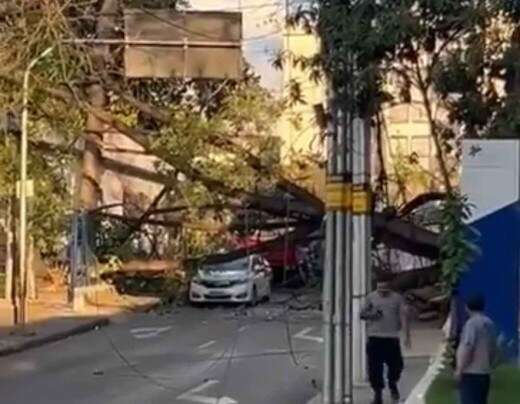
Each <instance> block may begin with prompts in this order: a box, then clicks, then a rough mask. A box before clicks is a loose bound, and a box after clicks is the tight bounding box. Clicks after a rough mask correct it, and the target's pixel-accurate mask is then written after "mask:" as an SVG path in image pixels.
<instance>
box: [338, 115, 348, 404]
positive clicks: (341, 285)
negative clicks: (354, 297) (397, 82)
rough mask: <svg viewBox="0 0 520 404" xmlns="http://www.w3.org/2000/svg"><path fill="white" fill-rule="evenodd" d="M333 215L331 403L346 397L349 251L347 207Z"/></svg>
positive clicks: (341, 170) (341, 172) (341, 168)
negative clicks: (333, 273)
mask: <svg viewBox="0 0 520 404" xmlns="http://www.w3.org/2000/svg"><path fill="white" fill-rule="evenodd" d="M344 123H345V121H344V114H343V111H342V110H339V111H338V123H337V132H336V133H337V139H338V150H337V154H336V156H335V159H336V160H337V175H338V177H341V179H345V174H346V171H345V169H346V164H345V163H346V161H345V159H344V154H345V152H346V146H347V145H346V142H345V140H346V136H345V135H346V127H345V125H344ZM334 215H335V217H336V223H335V224H336V229H335V232H336V234H335V245H336V247H335V265H334V271H335V302H334V337H335V345H334V357H335V364H334V365H335V366H334V379H335V382H334V384H335V385H334V388H335V391H334V403H338V404H342V403H343V398H344V397H345V383H344V380H345V368H346V364H347V362H345V361H343V360H342V359H343V358H344V356H345V352H346V350H347V349H346V348H347V347H346V346H345V335H346V334H345V331H346V329H345V307H346V299H345V291H346V290H345V285H346V282H345V280H346V276H347V273H348V269H347V265H346V261H347V260H346V259H345V258H346V257H347V256H348V252H347V251H346V249H345V245H346V246H348V244H349V241H350V240H348V234H347V232H346V231H345V230H346V224H347V223H348V219H349V218H348V215H349V214H348V211H347V212H345V211H343V210H341V209H338V210H336V211H335V212H334Z"/></svg>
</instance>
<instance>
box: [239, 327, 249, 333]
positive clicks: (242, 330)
mask: <svg viewBox="0 0 520 404" xmlns="http://www.w3.org/2000/svg"><path fill="white" fill-rule="evenodd" d="M248 328H249V326H247V325H243V326H242V327H240V328H239V329H238V332H244V331H245V330H247V329H248Z"/></svg>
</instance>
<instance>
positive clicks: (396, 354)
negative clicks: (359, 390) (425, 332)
mask: <svg viewBox="0 0 520 404" xmlns="http://www.w3.org/2000/svg"><path fill="white" fill-rule="evenodd" d="M361 318H362V319H363V320H365V321H367V334H368V343H367V355H368V372H369V381H370V386H371V387H372V390H373V391H374V400H373V402H372V403H373V404H382V403H383V390H384V388H385V381H384V366H385V365H386V366H387V367H388V387H389V389H390V394H391V397H392V400H393V402H394V403H399V401H400V394H399V389H398V382H399V379H400V378H401V373H402V371H403V367H404V361H403V355H402V352H401V340H400V333H401V331H402V330H403V329H404V331H405V345H406V346H407V347H410V346H411V339H410V327H409V316H408V311H407V309H406V305H405V301H404V299H403V297H402V296H401V295H399V294H398V293H395V292H393V291H392V290H390V287H389V284H388V283H387V282H386V281H385V280H384V279H380V280H379V281H378V283H377V290H376V291H375V292H372V293H370V294H369V295H368V296H367V297H366V301H365V304H364V307H363V309H362V310H361Z"/></svg>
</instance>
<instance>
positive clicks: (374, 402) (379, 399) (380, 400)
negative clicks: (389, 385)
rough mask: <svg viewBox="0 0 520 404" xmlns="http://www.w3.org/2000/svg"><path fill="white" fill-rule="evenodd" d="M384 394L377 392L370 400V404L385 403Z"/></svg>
mask: <svg viewBox="0 0 520 404" xmlns="http://www.w3.org/2000/svg"><path fill="white" fill-rule="evenodd" d="M382 396H383V395H382V394H376V395H375V396H374V399H373V400H372V401H371V402H370V404H383V397H382Z"/></svg>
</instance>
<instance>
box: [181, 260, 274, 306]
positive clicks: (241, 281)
mask: <svg viewBox="0 0 520 404" xmlns="http://www.w3.org/2000/svg"><path fill="white" fill-rule="evenodd" d="M272 277H273V275H272V270H271V266H270V265H269V263H268V262H267V260H266V259H265V258H263V257H262V256H261V255H257V254H253V255H248V256H246V257H242V258H239V259H236V260H233V261H227V262H221V263H212V264H205V265H202V266H201V267H200V269H199V270H198V271H197V274H196V275H195V276H194V277H193V278H192V280H191V284H190V291H189V299H190V302H191V303H192V304H200V303H212V302H215V303H247V304H251V305H255V304H257V303H258V302H259V301H262V300H269V299H270V297H271V281H272Z"/></svg>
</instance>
